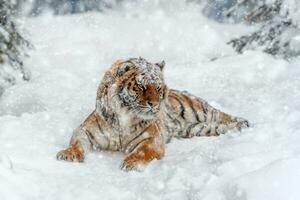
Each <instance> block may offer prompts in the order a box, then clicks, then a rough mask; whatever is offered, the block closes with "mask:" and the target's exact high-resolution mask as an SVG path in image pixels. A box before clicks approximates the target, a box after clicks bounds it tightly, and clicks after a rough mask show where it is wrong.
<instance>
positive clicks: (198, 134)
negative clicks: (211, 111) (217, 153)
mask: <svg viewBox="0 0 300 200" xmlns="http://www.w3.org/2000/svg"><path fill="white" fill-rule="evenodd" d="M204 127H205V126H204V124H202V127H201V129H200V131H198V132H197V133H196V136H201V132H202V130H203V129H204Z"/></svg>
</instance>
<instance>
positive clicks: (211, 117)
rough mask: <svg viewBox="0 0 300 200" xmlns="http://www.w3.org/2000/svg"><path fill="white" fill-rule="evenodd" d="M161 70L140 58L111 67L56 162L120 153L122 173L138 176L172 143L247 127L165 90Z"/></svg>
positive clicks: (184, 94)
mask: <svg viewBox="0 0 300 200" xmlns="http://www.w3.org/2000/svg"><path fill="white" fill-rule="evenodd" d="M164 67H165V61H162V62H158V63H151V62H148V61H147V60H146V59H144V58H141V57H139V58H129V59H121V60H117V61H115V62H114V63H113V64H112V65H111V67H110V68H109V69H108V70H107V71H106V72H105V74H104V77H103V79H102V81H101V83H100V85H99V87H98V90H97V95H96V96H97V97H96V106H95V109H94V111H93V112H92V113H91V114H90V115H89V116H88V117H87V118H86V119H85V120H84V122H83V123H82V124H81V125H80V126H79V127H78V128H76V129H75V130H74V131H73V135H72V137H71V141H70V145H69V147H68V148H67V149H65V150H62V151H59V152H58V153H57V155H56V158H57V159H58V160H65V161H73V162H83V161H84V158H85V156H86V155H87V153H88V152H91V151H120V152H123V153H124V154H125V159H124V160H123V162H122V164H121V169H122V170H124V171H130V170H136V171H142V170H143V169H144V168H145V167H146V166H147V165H148V164H149V163H150V162H151V161H152V160H154V159H156V160H159V159H161V158H163V156H164V155H165V144H167V143H169V142H170V141H171V139H172V138H192V137H194V136H218V135H220V134H224V133H226V132H228V131H229V130H238V131H240V130H241V129H243V128H247V127H249V126H250V125H249V122H248V120H246V119H244V118H240V117H235V116H232V115H229V114H227V113H225V112H222V111H220V110H218V109H216V108H214V107H212V106H211V105H210V104H208V103H207V102H206V101H205V100H203V99H201V98H199V97H196V96H194V95H192V94H190V93H188V92H186V91H178V90H174V89H169V88H168V87H167V86H166V84H165V81H164V73H163V71H164Z"/></svg>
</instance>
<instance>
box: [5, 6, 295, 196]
mask: <svg viewBox="0 0 300 200" xmlns="http://www.w3.org/2000/svg"><path fill="white" fill-rule="evenodd" d="M123 9H124V10H121V11H118V12H116V11H109V12H106V13H105V14H101V13H88V14H81V15H73V16H63V17H62V16H60V17H52V16H47V15H46V16H41V17H37V18H27V19H24V26H25V27H27V30H28V31H29V33H30V38H31V41H32V42H33V43H34V46H35V50H33V51H31V52H30V55H31V57H30V58H28V59H27V60H26V61H25V65H26V66H27V67H28V68H29V69H30V70H31V71H32V80H31V81H29V82H22V83H20V82H19V83H18V84H17V85H15V86H13V87H11V88H10V89H8V90H6V92H5V93H4V95H3V96H2V97H1V99H0V199H1V200H14V199H20V200H35V199H36V200H39V199H45V200H47V199H49V200H53V199H55V200H60V199H63V200H68V199H72V200H76V199H89V200H92V199H113V200H116V199H130V200H131V199H172V200H175V199H179V200H183V199H202V200H265V199H274V200H275V199H276V200H298V199H300V190H299V189H298V187H299V183H300V181H299V180H300V156H299V155H300V148H299V144H300V68H299V64H300V61H299V60H298V59H295V60H292V61H290V62H287V61H284V60H281V59H275V58H273V57H271V56H270V55H266V54H263V53H261V52H259V51H248V52H245V53H244V54H243V55H237V54H235V53H234V51H233V50H232V49H231V47H230V46H228V45H226V42H227V41H228V40H229V39H230V38H232V37H233V36H236V35H239V34H240V35H241V34H244V33H245V32H247V31H248V29H247V28H246V27H243V26H240V25H222V24H216V23H215V22H213V21H210V20H208V19H206V18H204V17H202V16H201V14H200V12H199V9H198V8H197V7H196V6H193V5H188V6H186V7H185V8H184V9H178V10H176V12H171V10H172V9H170V10H168V9H165V10H155V9H152V10H151V12H150V11H147V12H146V11H145V9H144V8H139V9H134V8H133V7H129V8H123ZM143 9H144V10H143ZM138 56H142V57H144V58H147V59H148V60H150V61H153V62H160V61H161V60H165V61H166V66H165V77H166V82H167V84H168V86H169V87H170V88H175V89H180V90H187V91H189V92H191V93H193V94H195V95H197V96H199V97H201V98H203V99H206V100H207V101H209V102H210V104H212V105H214V106H215V107H217V108H220V109H222V110H224V111H226V112H229V113H231V114H234V115H237V116H240V117H244V118H246V119H248V120H249V121H250V122H252V124H253V127H252V128H250V129H248V130H245V131H243V132H242V133H229V134H226V135H222V136H220V137H198V138H192V139H182V140H177V139H174V140H172V141H171V143H170V144H168V145H167V148H166V155H165V157H164V158H163V159H162V160H160V161H153V162H151V164H150V165H149V166H148V167H146V168H145V170H144V171H143V172H129V173H126V172H124V171H121V170H120V168H119V167H120V164H121V163H122V159H123V158H124V155H122V154H121V153H116V152H94V153H91V154H89V155H87V157H86V160H85V162H84V163H68V162H62V161H57V160H56V158H55V155H56V153H57V152H58V151H59V150H61V149H63V148H66V147H67V145H68V142H69V140H70V138H71V135H72V130H73V129H75V128H76V127H77V126H78V125H79V124H80V123H81V122H82V121H83V119H84V118H85V117H86V116H87V115H88V114H89V113H90V112H91V111H92V110H93V109H94V107H95V99H96V89H97V86H98V84H99V82H100V80H101V78H102V76H103V74H104V72H105V70H106V69H107V68H108V67H109V66H110V64H111V63H112V62H113V61H114V60H116V59H119V58H128V57H138Z"/></svg>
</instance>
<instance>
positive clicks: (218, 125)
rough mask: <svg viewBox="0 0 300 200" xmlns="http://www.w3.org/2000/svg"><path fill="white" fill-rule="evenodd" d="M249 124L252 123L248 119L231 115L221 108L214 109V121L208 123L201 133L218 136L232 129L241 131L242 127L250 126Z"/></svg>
mask: <svg viewBox="0 0 300 200" xmlns="http://www.w3.org/2000/svg"><path fill="white" fill-rule="evenodd" d="M249 126H250V124H249V122H248V120H246V119H243V118H240V117H235V116H231V115H229V114H227V113H224V112H221V111H219V110H213V111H212V121H211V122H209V123H208V124H207V125H206V127H205V128H204V130H203V132H202V133H201V134H202V135H205V136H217V135H220V134H224V133H226V132H227V131H230V130H238V131H241V129H243V128H248V127H249Z"/></svg>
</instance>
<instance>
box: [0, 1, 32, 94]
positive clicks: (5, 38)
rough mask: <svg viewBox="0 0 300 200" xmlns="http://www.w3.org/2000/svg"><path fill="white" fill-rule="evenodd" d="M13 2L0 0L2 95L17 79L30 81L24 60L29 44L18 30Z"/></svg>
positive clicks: (0, 86)
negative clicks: (14, 19)
mask: <svg viewBox="0 0 300 200" xmlns="http://www.w3.org/2000/svg"><path fill="white" fill-rule="evenodd" d="M12 8H13V4H12V1H11V0H0V95H1V94H2V92H3V91H4V88H6V87H8V86H10V85H13V84H15V82H16V78H17V77H21V78H22V79H23V80H29V78H30V77H29V73H28V72H27V71H26V70H25V69H24V67H23V62H22V58H23V57H24V56H25V55H26V53H25V48H26V47H29V46H30V44H29V42H28V41H27V40H26V39H24V38H23V37H22V36H21V34H20V33H19V32H18V30H17V29H16V25H15V23H14V21H13V9H12Z"/></svg>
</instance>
